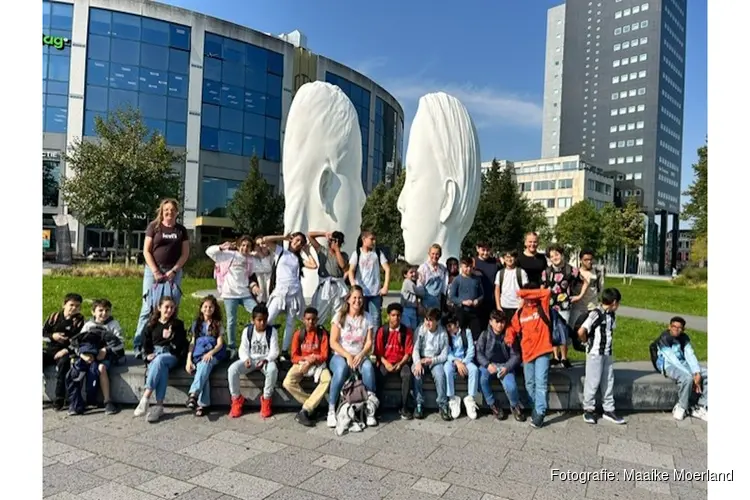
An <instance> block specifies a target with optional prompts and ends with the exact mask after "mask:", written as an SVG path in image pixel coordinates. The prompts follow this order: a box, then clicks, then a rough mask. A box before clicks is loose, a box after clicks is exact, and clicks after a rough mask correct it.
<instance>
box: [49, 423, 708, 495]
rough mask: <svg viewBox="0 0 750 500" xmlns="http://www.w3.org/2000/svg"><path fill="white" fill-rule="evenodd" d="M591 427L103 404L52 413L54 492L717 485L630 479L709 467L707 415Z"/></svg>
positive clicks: (413, 491) (510, 490)
mask: <svg viewBox="0 0 750 500" xmlns="http://www.w3.org/2000/svg"><path fill="white" fill-rule="evenodd" d="M626 418H627V419H628V425H626V426H620V427H618V426H615V425H612V424H609V423H607V422H600V423H599V424H598V425H596V426H591V425H587V424H585V423H584V422H583V421H582V419H581V416H580V414H573V413H571V414H553V415H551V416H550V417H549V418H548V422H549V425H547V426H546V427H544V428H542V429H538V430H534V429H531V428H530V427H529V425H528V424H527V423H524V424H521V423H517V422H514V421H512V420H511V421H503V422H498V421H495V420H494V419H491V418H489V417H483V418H479V419H478V420H476V421H468V420H467V419H466V418H465V417H462V418H461V419H459V420H457V421H454V422H449V423H445V422H442V421H441V420H440V419H439V418H438V416H437V415H435V414H432V415H429V416H428V418H426V419H425V420H423V421H417V420H412V421H401V420H393V421H389V422H384V423H381V425H380V426H378V427H377V428H374V429H367V430H365V432H363V433H359V434H351V435H345V436H343V437H340V438H339V437H336V436H335V435H334V434H333V432H332V431H331V430H329V429H327V428H326V427H325V423H324V422H319V423H318V426H317V427H315V428H313V429H307V428H305V427H302V426H300V425H299V424H297V423H296V422H294V414H293V413H282V414H279V415H277V416H275V417H273V418H272V419H269V420H268V421H263V420H262V419H260V417H259V416H258V415H257V413H253V414H249V415H246V416H244V417H242V418H241V419H237V420H231V419H228V418H227V417H226V415H225V412H224V411H221V412H220V413H219V411H218V410H217V412H216V413H213V414H211V415H209V417H208V418H203V419H199V418H196V417H194V416H193V415H192V414H190V413H188V412H187V410H185V409H182V408H168V409H167V414H166V416H165V418H164V420H162V421H161V422H159V423H157V424H148V423H146V422H145V420H144V419H143V418H138V419H134V418H133V417H132V408H130V409H127V408H126V409H124V410H123V412H121V413H120V414H118V415H115V416H105V415H104V414H103V413H101V412H100V411H93V412H91V413H90V414H87V415H84V416H78V417H68V416H67V414H66V413H55V412H54V411H52V410H49V409H47V410H44V412H43V421H44V447H43V449H44V496H45V498H46V499H48V500H100V499H101V500H157V499H159V498H162V499H173V500H219V499H220V500H231V499H234V498H240V499H248V500H249V499H258V500H260V499H269V500H271V499H272V500H281V499H295V500H297V499H300V500H305V499H309V500H317V499H326V498H334V499H340V500H348V499H352V498H356V499H358V500H370V499H380V498H385V499H390V500H395V499H411V500H420V499H435V498H450V499H482V500H498V499H514V500H530V499H554V500H564V499H581V500H584V499H615V498H616V499H619V500H622V499H647V500H653V498H654V497H655V496H658V497H659V498H675V499H683V500H692V499H699V498H700V499H705V498H706V496H707V495H706V483H702V482H692V483H686V482H682V483H680V482H674V481H672V480H671V479H670V480H669V481H665V482H648V481H632V480H631V481H628V480H625V479H624V477H623V470H624V469H627V470H636V471H652V470H654V469H655V470H659V471H669V472H670V474H671V472H672V470H673V469H674V468H677V469H682V468H685V469H689V470H694V471H701V470H705V469H706V468H707V445H706V439H707V432H706V424H705V423H704V422H702V421H698V420H694V419H689V418H688V419H686V420H685V421H683V422H676V421H675V420H673V419H672V417H671V414H666V413H648V414H633V415H629V416H626ZM603 468H606V469H608V470H610V471H614V472H617V473H618V474H619V480H617V481H609V482H589V483H586V484H582V483H581V482H573V481H567V482H564V481H561V480H559V479H555V480H552V479H551V470H552V469H559V470H560V471H563V472H567V471H575V472H582V471H591V472H593V471H599V470H601V469H603Z"/></svg>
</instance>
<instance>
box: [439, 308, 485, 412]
mask: <svg viewBox="0 0 750 500" xmlns="http://www.w3.org/2000/svg"><path fill="white" fill-rule="evenodd" d="M442 323H443V326H444V327H445V330H446V331H447V332H448V360H447V361H446V362H445V364H444V365H443V367H444V370H445V386H446V390H445V395H446V397H447V398H448V407H449V408H450V411H451V418H453V419H454V420H455V419H457V418H458V417H460V416H461V398H459V397H458V396H456V382H455V377H456V374H458V375H459V376H461V377H464V378H466V377H468V390H467V392H468V394H467V396H466V397H465V398H464V399H463V402H464V407H465V408H466V416H468V417H469V418H470V419H471V420H474V419H476V418H477V403H476V400H475V397H476V395H477V391H478V390H479V370H478V369H477V365H475V364H474V337H473V335H472V332H471V331H470V330H469V331H467V330H466V328H459V325H458V319H457V318H456V317H455V316H444V317H443V321H442Z"/></svg>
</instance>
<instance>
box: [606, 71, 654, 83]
mask: <svg viewBox="0 0 750 500" xmlns="http://www.w3.org/2000/svg"><path fill="white" fill-rule="evenodd" d="M636 78H646V70H645V69H643V70H641V71H633V72H632V73H630V74H628V73H623V74H622V75H619V76H613V77H612V83H625V82H627V81H630V80H635V79H636Z"/></svg>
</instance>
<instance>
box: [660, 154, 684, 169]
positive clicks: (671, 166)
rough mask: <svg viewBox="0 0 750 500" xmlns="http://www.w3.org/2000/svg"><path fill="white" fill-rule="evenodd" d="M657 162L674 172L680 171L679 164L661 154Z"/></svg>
mask: <svg viewBox="0 0 750 500" xmlns="http://www.w3.org/2000/svg"><path fill="white" fill-rule="evenodd" d="M658 162H659V163H660V164H661V165H664V166H665V167H667V168H668V169H670V170H672V171H674V172H679V171H680V166H679V165H677V164H676V163H674V162H671V161H669V160H667V159H666V158H664V157H662V156H660V157H659V159H658Z"/></svg>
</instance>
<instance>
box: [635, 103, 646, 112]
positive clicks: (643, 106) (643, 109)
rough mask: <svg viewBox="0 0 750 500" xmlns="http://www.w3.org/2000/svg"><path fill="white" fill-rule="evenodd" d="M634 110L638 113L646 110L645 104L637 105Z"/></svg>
mask: <svg viewBox="0 0 750 500" xmlns="http://www.w3.org/2000/svg"><path fill="white" fill-rule="evenodd" d="M636 109H637V110H638V111H645V109H646V105H645V104H639V105H638V107H637V108H636Z"/></svg>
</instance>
